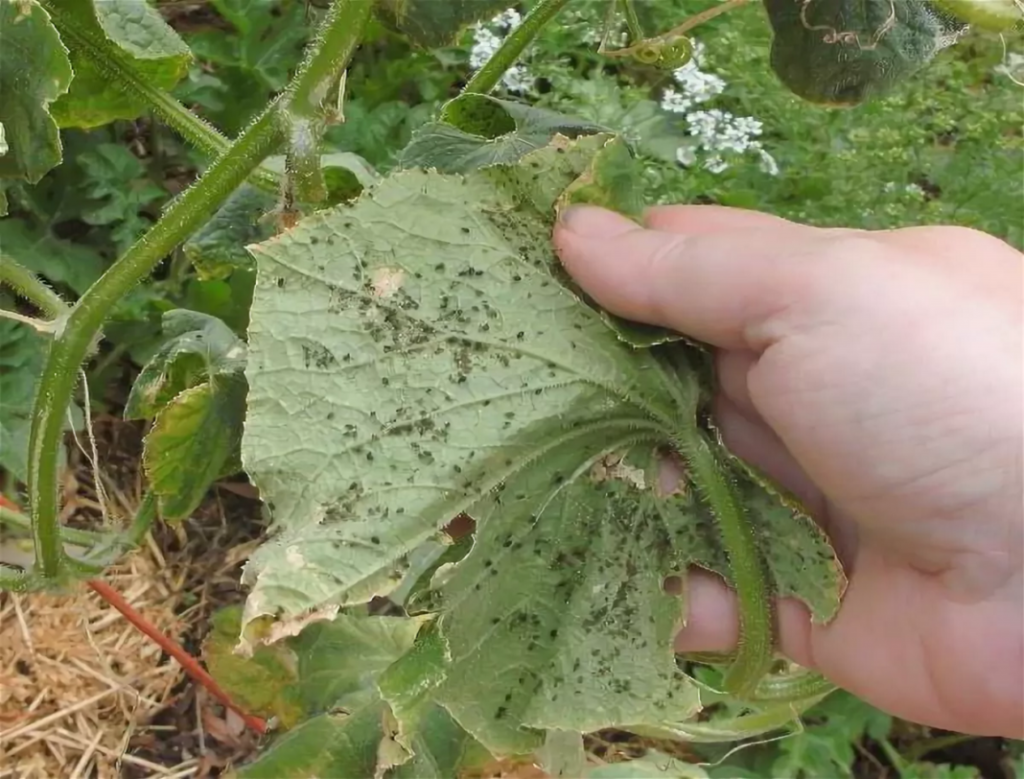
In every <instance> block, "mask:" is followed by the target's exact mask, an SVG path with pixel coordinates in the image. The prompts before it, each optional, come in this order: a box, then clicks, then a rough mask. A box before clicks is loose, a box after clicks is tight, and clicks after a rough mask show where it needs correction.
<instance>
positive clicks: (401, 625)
mask: <svg viewBox="0 0 1024 779" xmlns="http://www.w3.org/2000/svg"><path fill="white" fill-rule="evenodd" d="M295 563H296V565H301V564H302V563H301V560H299V559H298V558H296V559H295ZM422 624H423V620H422V619H409V618H404V617H357V616H351V615H348V614H339V615H338V616H337V617H335V618H334V619H333V620H331V621H329V622H315V623H313V624H312V625H310V626H309V627H307V628H306V629H305V630H303V631H302V632H301V633H300V634H299V635H298V636H296V637H295V638H292V639H289V640H288V645H289V646H290V647H291V649H292V651H293V652H294V653H295V656H296V658H297V661H298V670H297V675H298V680H297V682H296V683H295V687H294V689H293V692H294V694H295V695H296V696H297V697H298V699H299V700H300V701H301V702H302V705H303V706H304V707H305V709H306V710H307V711H309V712H321V711H328V710H329V709H331V708H334V707H341V708H343V709H347V710H349V711H352V710H355V709H357V708H359V707H360V706H363V705H365V704H368V703H371V702H372V701H373V700H374V699H376V698H377V677H378V676H379V675H380V674H381V672H383V671H384V669H386V668H387V667H388V666H390V665H391V664H392V663H394V662H395V661H396V660H398V658H400V657H401V656H402V655H404V654H405V653H406V652H407V651H408V650H409V649H410V648H411V647H412V645H413V641H414V640H415V638H416V633H417V631H419V629H420V626H421V625H422Z"/></svg>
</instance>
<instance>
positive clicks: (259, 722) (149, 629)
mask: <svg viewBox="0 0 1024 779" xmlns="http://www.w3.org/2000/svg"><path fill="white" fill-rule="evenodd" d="M86 584H88V585H89V587H90V589H92V591H93V592H95V593H96V594H97V595H99V596H100V597H101V598H103V600H105V601H106V602H107V603H109V604H110V605H111V606H113V607H114V608H115V609H117V610H118V611H120V612H121V614H123V615H124V618H125V619H127V620H128V621H129V622H131V623H132V625H134V626H135V628H136V629H137V630H139V631H140V632H141V633H143V634H145V635H146V636H148V637H149V638H150V639H152V640H153V642H154V643H155V644H157V646H159V647H160V648H161V649H163V650H164V651H165V652H166V653H167V654H169V655H170V656H171V657H173V658H174V659H175V660H177V661H178V664H179V665H180V666H181V667H182V668H184V669H185V673H187V674H188V675H189V676H191V677H192V679H193V681H195V682H197V683H198V684H201V685H202V686H203V687H205V688H206V690H207V692H209V693H210V695H212V696H213V697H214V698H216V699H217V700H218V701H220V702H221V703H222V704H224V705H225V706H227V707H228V708H229V709H231V710H232V711H233V712H235V713H236V714H237V715H238V716H239V717H241V718H242V719H243V720H244V721H245V724H246V725H248V726H249V728H251V729H252V730H254V731H256V732H257V733H259V734H260V735H261V736H262V735H263V734H265V733H266V732H267V723H266V722H265V721H264V720H263V719H261V718H260V717H257V716H256V715H254V714H248V713H247V712H245V711H242V709H240V708H239V707H238V705H237V704H236V703H234V701H232V700H231V698H230V697H229V696H228V694H227V693H226V692H224V690H222V689H221V688H220V685H218V684H217V682H216V681H215V680H214V678H213V677H212V676H210V674H208V673H207V672H206V669H204V668H203V667H202V666H201V665H200V664H199V661H198V660H196V659H195V658H194V657H192V655H190V654H189V653H188V652H186V651H185V650H184V649H182V648H181V646H179V645H178V644H177V643H176V642H175V641H173V640H172V639H171V638H169V637H168V636H165V635H164V634H163V633H161V632H160V631H159V630H157V628H156V627H155V626H154V625H152V624H151V623H150V622H149V620H147V619H146V618H145V617H143V616H142V615H141V614H139V613H138V612H137V611H136V610H135V609H134V607H132V605H131V604H130V603H129V602H128V601H126V600H125V599H124V598H122V597H121V593H119V592H118V591H117V590H115V589H114V588H113V587H111V586H110V585H109V584H107V583H106V582H104V581H100V580H99V579H90V580H89V581H88V582H86Z"/></svg>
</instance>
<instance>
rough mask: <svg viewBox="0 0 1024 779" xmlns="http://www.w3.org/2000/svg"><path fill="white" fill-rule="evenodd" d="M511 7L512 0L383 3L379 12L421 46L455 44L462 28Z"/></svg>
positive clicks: (396, 0)
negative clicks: (510, 0)
mask: <svg viewBox="0 0 1024 779" xmlns="http://www.w3.org/2000/svg"><path fill="white" fill-rule="evenodd" d="M510 5H512V3H511V2H509V0H447V2H445V3H443V4H441V3H437V2H434V0H381V3H380V7H379V8H378V13H379V14H380V15H381V17H382V18H383V19H384V20H385V21H386V22H388V23H389V24H392V25H394V26H395V27H396V28H397V29H398V30H400V31H401V32H403V33H405V34H406V35H407V36H409V38H410V40H413V41H415V42H416V43H418V44H420V45H422V46H444V45H446V44H449V43H452V42H454V40H455V38H456V36H457V35H458V33H459V31H460V30H462V28H464V27H466V26H468V25H470V24H472V23H473V22H479V21H481V20H483V19H489V18H490V17H492V16H494V15H495V14H496V13H498V12H499V11H502V10H504V9H506V8H508V7H509V6H510Z"/></svg>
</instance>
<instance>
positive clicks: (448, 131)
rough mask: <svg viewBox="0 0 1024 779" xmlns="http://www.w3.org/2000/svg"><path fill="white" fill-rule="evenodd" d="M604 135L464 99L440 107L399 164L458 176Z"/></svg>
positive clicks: (518, 108) (521, 106) (511, 106)
mask: <svg viewBox="0 0 1024 779" xmlns="http://www.w3.org/2000/svg"><path fill="white" fill-rule="evenodd" d="M604 129H605V128H603V127H601V126H600V125H596V124H594V123H592V122H586V121H581V120H578V119H574V118H572V117H567V116H563V115H562V114H558V113H555V112H554V111H546V110H544V109H542V108H535V107H533V106H531V105H528V104H526V103H518V102H513V101H511V100H500V99H498V98H495V97H490V96H488V95H474V94H466V95H461V96H459V97H457V98H455V99H454V100H451V101H450V102H448V103H446V104H445V106H444V108H443V109H442V110H441V113H440V115H439V117H438V121H436V122H430V123H428V124H425V125H424V126H423V127H421V128H420V129H419V130H417V131H416V133H415V134H414V135H413V138H412V141H411V142H410V143H409V145H408V146H406V147H405V148H404V149H403V150H402V156H401V159H400V160H399V164H400V165H401V166H402V167H404V168H416V167H419V168H436V169H437V170H440V171H443V172H445V173H463V172H466V171H470V170H476V169H477V168H482V167H485V166H487V165H496V164H503V163H504V164H507V163H512V162H516V161H517V160H519V159H520V158H521V157H523V156H524V155H526V154H528V153H529V152H531V151H535V150H536V149H540V148H541V147H543V146H547V144H548V143H550V142H551V139H552V138H554V137H555V135H563V136H566V137H568V138H575V137H577V136H579V135H585V134H593V133H597V132H601V131H602V130H604Z"/></svg>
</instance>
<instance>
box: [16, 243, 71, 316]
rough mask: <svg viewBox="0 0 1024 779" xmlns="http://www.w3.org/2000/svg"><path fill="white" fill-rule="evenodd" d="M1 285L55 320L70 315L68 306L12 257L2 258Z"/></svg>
mask: <svg viewBox="0 0 1024 779" xmlns="http://www.w3.org/2000/svg"><path fill="white" fill-rule="evenodd" d="M0 283H3V284H7V285H8V286H9V287H10V288H11V289H13V290H14V291H15V292H17V293H18V294H19V295H21V296H22V297H23V298H25V300H27V301H28V302H29V303H31V304H32V305H34V306H35V307H36V308H38V309H39V310H40V311H42V312H43V313H44V314H46V315H47V316H49V317H52V318H54V319H57V318H58V317H60V316H63V315H65V314H67V313H68V310H69V309H68V304H67V303H65V302H64V301H63V300H62V299H61V297H60V295H58V294H57V293H56V292H54V291H53V290H52V289H50V288H49V287H48V286H47V285H46V284H45V283H44V282H43V281H42V280H40V279H39V277H38V276H36V274H34V273H33V272H32V271H30V270H29V269H28V268H26V267H25V266H23V265H21V264H20V263H18V262H16V261H15V260H12V259H11V258H10V257H0Z"/></svg>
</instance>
